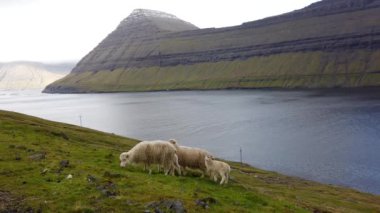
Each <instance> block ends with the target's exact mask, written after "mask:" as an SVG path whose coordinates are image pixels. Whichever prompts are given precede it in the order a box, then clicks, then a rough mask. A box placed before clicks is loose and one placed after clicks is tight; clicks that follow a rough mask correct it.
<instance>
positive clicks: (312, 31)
mask: <svg viewBox="0 0 380 213" xmlns="http://www.w3.org/2000/svg"><path fill="white" fill-rule="evenodd" d="M141 11H144V10H141ZM141 11H140V12H141ZM157 13H160V12H157ZM134 17H140V18H138V19H137V20H135V19H134ZM155 19H157V20H159V23H160V24H156V25H155V24H154V22H152V20H155ZM378 20H380V0H360V1H358V0H339V1H336V0H323V1H320V2H316V3H314V4H312V5H310V6H309V7H305V8H303V9H300V10H296V11H293V12H290V13H286V14H282V15H279V16H274V17H269V18H267V19H263V20H258V21H254V22H248V23H244V24H242V25H239V26H233V27H226V28H218V29H214V28H210V29H193V30H184V31H167V30H164V29H160V27H162V26H163V23H165V22H168V23H169V19H164V20H163V19H162V18H161V17H160V16H158V17H154V15H153V16H149V17H148V18H147V17H145V16H144V14H140V15H138V14H137V15H136V12H134V13H132V14H131V15H130V17H128V18H127V19H126V21H123V22H122V23H121V24H120V25H119V27H118V28H117V29H115V31H113V32H112V33H111V34H110V35H109V36H107V37H106V38H105V39H104V40H103V41H102V42H101V43H100V44H99V45H98V46H97V47H95V48H94V49H93V50H92V51H91V52H89V53H88V54H87V55H86V56H85V57H83V59H82V60H81V61H80V62H79V63H78V64H77V65H76V67H75V68H74V69H73V71H72V72H71V73H70V74H69V75H68V76H67V77H65V78H63V79H60V80H58V81H56V82H54V83H52V84H51V85H49V86H47V87H46V89H45V92H51V93H70V92H119V91H152V90H173V89H226V88H262V87H269V88H273V87H275V88H331V87H371V86H380V77H379V75H380V63H379V61H380V60H379V59H380V22H379V21H378ZM171 21H175V22H176V23H177V24H178V25H182V24H183V23H184V22H183V21H181V20H177V19H175V20H171ZM136 23H138V24H136ZM145 25H146V26H150V27H145ZM151 26H155V27H151ZM186 26H187V25H186ZM154 28H158V29H160V30H158V31H152V29H154ZM187 29H189V28H187ZM137 34H138V36H136V35H137Z"/></svg>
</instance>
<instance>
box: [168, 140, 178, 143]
mask: <svg viewBox="0 0 380 213" xmlns="http://www.w3.org/2000/svg"><path fill="white" fill-rule="evenodd" d="M169 142H170V143H172V144H177V141H176V140H174V139H170V140H169Z"/></svg>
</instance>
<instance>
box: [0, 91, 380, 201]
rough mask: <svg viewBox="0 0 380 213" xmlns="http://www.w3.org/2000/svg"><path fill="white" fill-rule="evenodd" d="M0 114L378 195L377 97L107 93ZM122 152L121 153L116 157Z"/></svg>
mask: <svg viewBox="0 0 380 213" xmlns="http://www.w3.org/2000/svg"><path fill="white" fill-rule="evenodd" d="M0 109H3V110H11V111H16V112H21V113H26V114H30V115H34V116H38V117H42V118H46V119H50V120H55V121H60V122H66V123H71V124H76V125H80V120H81V122H82V125H83V126H85V127H89V128H94V129H98V130H102V131H106V132H112V133H115V134H120V135H124V136H128V137H133V138H138V139H142V140H150V139H170V138H175V139H177V140H178V141H179V143H181V144H184V145H188V146H197V147H203V148H206V149H208V150H210V151H211V152H212V153H214V154H215V155H216V156H218V157H220V158H224V159H228V160H233V161H239V159H240V156H239V149H240V148H241V149H242V151H243V161H244V162H245V163H248V164H250V165H252V166H255V167H259V168H263V169H267V170H273V171H278V172H281V173H284V174H288V175H293V176H299V177H303V178H307V179H311V180H317V181H320V182H324V183H331V184H338V185H343V186H349V187H352V188H356V189H359V190H361V191H366V192H371V193H376V194H380V90H378V89H365V90H338V91H336V90H314V91H275V90H235V91H233V90H231V91H178V92H147V93H115V94H65V95H62V94H42V93H40V92H39V91H1V92H0ZM120 151H123V150H120Z"/></svg>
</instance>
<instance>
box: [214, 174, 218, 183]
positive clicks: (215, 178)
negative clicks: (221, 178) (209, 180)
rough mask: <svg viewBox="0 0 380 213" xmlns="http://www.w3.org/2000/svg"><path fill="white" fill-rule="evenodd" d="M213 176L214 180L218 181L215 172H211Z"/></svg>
mask: <svg viewBox="0 0 380 213" xmlns="http://www.w3.org/2000/svg"><path fill="white" fill-rule="evenodd" d="M213 176H214V181H215V182H217V181H218V176H217V175H216V174H215V173H213Z"/></svg>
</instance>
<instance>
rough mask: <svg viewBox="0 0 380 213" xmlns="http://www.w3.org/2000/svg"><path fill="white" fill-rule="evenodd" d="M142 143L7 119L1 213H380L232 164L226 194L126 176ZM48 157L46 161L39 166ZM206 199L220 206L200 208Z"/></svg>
mask: <svg viewBox="0 0 380 213" xmlns="http://www.w3.org/2000/svg"><path fill="white" fill-rule="evenodd" d="M137 142H138V141H137V140H134V139H129V138H124V137H120V136H117V135H113V134H108V133H103V132H99V131H95V130H91V129H86V128H81V127H78V126H73V125H68V124H63V123H57V122H51V121H47V120H42V119H39V118H35V117H31V116H27V115H22V114H18V113H13V112H7V111H0V183H1V184H0V212H2V211H10V210H18V211H20V212H24V211H27V210H31V209H33V210H34V211H38V210H42V212H143V211H144V210H146V209H147V207H146V205H147V204H148V203H149V202H152V201H160V200H170V199H175V200H180V201H181V202H182V203H183V204H184V206H185V208H186V209H187V211H188V212H310V211H320V212H323V211H331V212H376V211H380V197H379V196H375V195H371V194H366V193H361V192H357V191H354V190H351V189H345V188H340V187H335V186H330V185H324V184H320V183H316V182H311V181H306V180H302V179H299V178H294V177H288V176H284V175H281V174H278V173H274V172H268V171H263V170H259V169H256V168H252V167H249V166H247V165H240V164H237V163H232V162H231V163H230V164H231V165H232V168H233V171H232V174H231V181H230V183H229V184H228V185H227V186H223V187H221V186H219V185H217V184H215V183H214V182H212V181H210V180H209V179H208V178H203V179H202V178H200V177H199V176H198V174H197V173H196V172H193V173H191V175H189V176H186V177H172V176H165V175H163V174H162V173H157V172H154V173H153V174H152V175H148V174H147V173H146V172H144V171H143V169H142V167H141V166H138V165H136V166H129V167H127V168H120V167H119V160H118V156H119V154H120V152H122V151H126V150H128V149H130V148H131V147H132V146H133V145H134V144H136V143H137ZM41 153H44V154H45V158H43V159H36V158H33V157H35V156H37V155H38V154H41ZM62 160H68V161H69V165H68V167H61V166H60V162H61V161H62ZM69 174H72V175H73V178H72V179H66V177H67V175H69ZM89 175H90V177H91V178H95V180H92V181H88V177H89ZM91 178H90V179H91ZM109 195H112V196H109ZM206 197H212V198H214V199H216V200H217V203H215V204H210V207H209V209H203V208H202V207H200V206H197V205H196V200H197V199H203V198H206Z"/></svg>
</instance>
